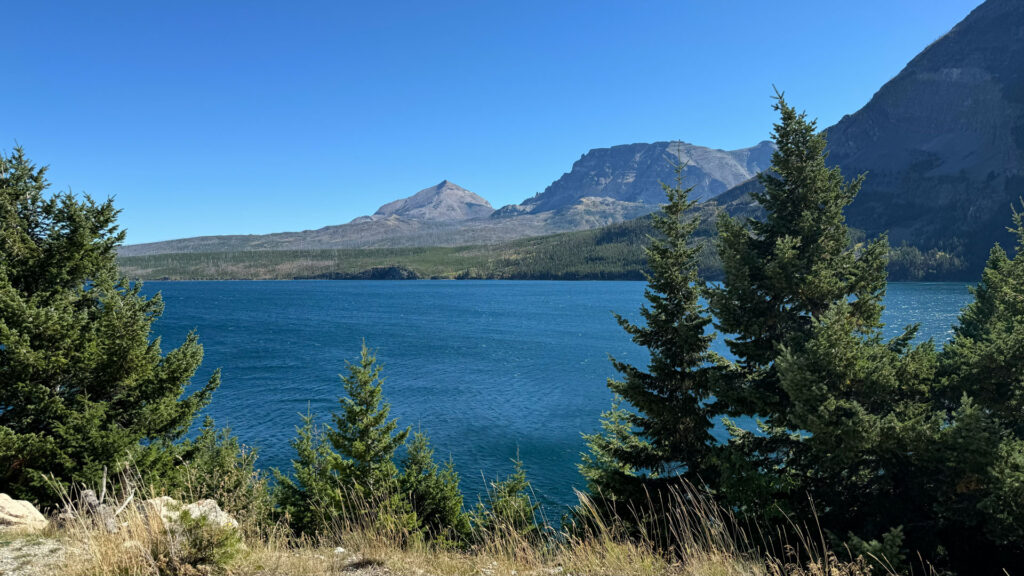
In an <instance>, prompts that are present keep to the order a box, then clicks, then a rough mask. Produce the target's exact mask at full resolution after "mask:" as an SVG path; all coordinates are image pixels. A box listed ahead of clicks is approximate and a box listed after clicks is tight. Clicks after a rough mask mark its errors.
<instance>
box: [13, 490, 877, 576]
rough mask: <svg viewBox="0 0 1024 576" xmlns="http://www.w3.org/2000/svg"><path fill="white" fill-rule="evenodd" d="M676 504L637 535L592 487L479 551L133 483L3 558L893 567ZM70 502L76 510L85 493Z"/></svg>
mask: <svg viewBox="0 0 1024 576" xmlns="http://www.w3.org/2000/svg"><path fill="white" fill-rule="evenodd" d="M668 501H669V502H668V504H667V506H668V510H669V513H668V514H667V515H666V516H665V517H664V519H663V520H661V521H659V523H658V524H657V525H656V526H651V527H650V528H649V529H648V530H639V531H637V530H633V531H632V535H631V536H627V534H626V532H625V530H624V529H623V527H624V526H625V525H627V524H632V525H635V523H630V522H627V519H628V517H629V516H630V514H629V513H623V514H621V515H614V514H613V515H611V516H610V517H609V516H608V515H606V514H602V513H599V512H598V510H597V507H596V506H594V505H593V503H592V502H591V501H590V500H589V499H588V498H587V497H586V496H585V495H582V494H581V495H580V505H579V507H578V508H577V515H576V521H575V522H574V523H569V524H568V525H566V526H564V527H563V528H561V529H559V530H554V529H549V532H548V533H547V534H546V535H544V536H542V537H539V538H538V537H536V535H534V536H524V535H522V534H521V533H518V532H516V531H515V530H514V529H511V528H510V527H502V526H498V527H496V528H494V529H492V530H490V531H488V532H487V533H479V534H477V539H476V543H475V544H474V545H473V546H471V547H470V548H468V549H457V548H453V547H451V546H445V545H443V544H439V543H436V542H428V541H426V540H424V539H423V538H421V537H416V536H413V535H410V534H408V533H404V532H402V531H400V530H391V529H388V528H387V527H385V526H381V525H380V523H379V522H376V521H374V520H373V519H372V518H371V517H370V516H369V515H366V514H362V515H360V514H357V515H355V516H353V517H352V518H349V519H347V520H344V521H342V520H340V519H339V520H338V521H336V522H335V523H334V525H333V527H332V528H331V529H330V530H328V531H326V533H324V534H321V535H320V536H319V537H318V538H316V539H310V538H296V537H294V536H293V535H292V533H291V531H290V530H289V529H288V528H287V526H286V525H285V523H284V522H281V523H278V524H276V525H273V526H258V525H251V524H249V525H247V524H246V523H245V521H244V518H243V523H242V524H241V525H240V526H239V528H238V529H226V528H219V527H216V526H212V525H210V524H208V523H205V522H202V521H194V520H189V521H188V522H184V523H183V524H182V525H181V526H180V527H172V526H169V525H165V524H164V523H163V522H162V521H161V520H160V519H159V517H158V516H156V515H154V514H151V513H147V505H146V504H144V503H143V501H142V499H141V498H140V497H139V496H138V495H137V494H136V492H135V491H134V490H126V491H123V492H121V493H120V494H119V495H118V496H115V497H112V498H109V499H108V503H109V506H110V507H111V508H112V509H117V510H118V514H117V524H118V526H119V529H118V531H117V532H116V533H110V532H109V531H108V530H105V529H102V528H101V527H100V523H99V522H95V521H94V520H93V519H92V518H91V517H90V516H89V514H88V513H86V512H85V511H84V510H82V509H81V508H78V509H77V511H78V514H77V516H76V517H75V518H74V519H73V520H70V521H64V522H57V521H55V522H51V524H50V526H49V527H48V528H47V529H46V530H45V531H44V532H43V533H42V534H19V533H2V532H0V556H2V555H3V553H4V550H8V551H10V550H17V551H19V552H18V558H17V564H16V565H14V568H15V570H13V571H10V572H9V573H10V574H19V575H28V576H36V575H42V574H51V575H54V576H125V575H158V576H179V575H180V576H203V575H214V574H228V575H235V576H244V575H268V576H269V575H282V576H283V575H289V576H302V575H311V576H312V575H317V576H321V575H322V576H327V575H334V574H340V573H345V574H357V575H370V574H402V575H406V574H408V575H417V576H420V575H436V576H469V575H486V576H524V575H531V574H536V575H550V574H563V573H564V574H575V575H609V576H610V575H620V576H652V575H656V574H672V575H680V576H705V575H706V576H733V575H735V576H740V575H750V576H783V575H787V576H804V575H806V576H812V575H813V576H819V575H820V576H825V575H834V576H867V575H869V574H872V573H876V574H877V573H886V571H884V570H883V571H881V572H880V571H879V570H877V569H875V570H874V571H873V570H872V568H871V567H870V566H869V564H868V562H867V561H865V560H864V559H863V558H860V559H857V560H856V561H843V560H841V559H840V558H841V557H842V555H841V554H839V555H837V554H834V553H833V552H831V551H829V550H828V549H826V548H824V547H823V545H822V540H821V539H820V536H819V537H814V536H810V535H809V532H807V531H804V532H802V533H800V532H797V533H796V536H795V537H794V538H792V539H791V540H790V541H789V542H788V543H784V544H782V545H771V544H767V540H766V539H765V538H764V536H763V535H760V534H758V533H757V530H756V528H755V529H754V530H753V531H751V530H748V529H744V528H742V527H740V526H739V524H738V523H737V522H736V521H735V520H734V519H733V518H732V517H731V516H730V515H729V514H728V513H726V512H724V511H723V510H721V509H720V508H718V507H716V506H715V505H714V504H712V503H711V502H710V501H709V500H708V499H707V498H705V497H704V496H702V495H701V494H699V493H697V492H695V491H693V490H685V491H681V492H676V493H673V494H672V495H671V496H670V497H669V498H668ZM65 502H66V505H69V506H70V507H71V508H72V509H75V508H76V504H75V502H76V500H75V499H74V498H67V499H66V500H65ZM649 530H651V531H649ZM652 531H653V532H656V533H657V534H658V535H657V536H655V535H654V534H653V533H652ZM802 534H803V535H802ZM33 554H35V555H34V556H33ZM0 569H2V568H0Z"/></svg>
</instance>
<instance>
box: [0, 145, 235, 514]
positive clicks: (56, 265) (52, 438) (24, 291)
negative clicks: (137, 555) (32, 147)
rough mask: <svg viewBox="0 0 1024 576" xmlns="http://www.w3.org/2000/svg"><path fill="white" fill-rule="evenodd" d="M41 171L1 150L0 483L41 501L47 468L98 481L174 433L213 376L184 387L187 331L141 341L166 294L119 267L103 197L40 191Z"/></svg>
mask: <svg viewBox="0 0 1024 576" xmlns="http://www.w3.org/2000/svg"><path fill="white" fill-rule="evenodd" d="M45 173H46V169H45V168H37V167H36V166H34V165H33V164H32V163H31V162H30V161H29V160H28V159H27V158H26V157H25V155H24V152H23V151H22V150H21V148H16V149H15V150H14V152H13V153H12V154H10V155H8V156H0V254H2V259H0V438H2V439H3V442H2V444H0V446H2V447H0V491H2V492H7V493H9V494H12V495H14V496H16V497H20V498H27V499H30V500H33V501H35V502H38V503H41V504H43V505H49V504H54V503H55V498H56V495H55V493H54V492H53V491H52V489H51V486H50V485H49V484H48V483H47V480H46V479H45V477H46V476H49V475H52V476H53V478H54V479H55V481H56V482H57V483H59V484H61V485H63V486H64V487H65V488H66V487H68V486H70V485H71V484H73V483H82V484H87V485H96V484H98V483H99V481H100V478H101V477H102V475H103V472H104V469H107V470H108V472H109V473H110V475H111V477H115V476H116V475H117V473H118V472H120V471H121V470H123V468H124V466H125V465H126V463H127V462H129V461H130V460H131V459H132V458H134V457H135V456H137V455H139V453H140V452H141V451H142V450H143V448H142V446H143V445H144V444H154V443H155V444H161V443H170V442H173V441H175V440H177V439H179V438H181V437H182V435H183V434H184V433H185V432H186V431H187V429H188V427H189V426H190V424H191V422H192V420H193V418H194V416H195V414H196V413H197V412H198V411H199V409H201V408H202V407H203V406H204V405H205V404H206V403H207V402H208V401H209V398H210V395H211V394H212V392H213V390H214V389H216V387H217V385H218V384H219V375H218V374H216V373H215V374H214V375H213V377H212V378H211V379H210V380H209V382H207V383H206V385H205V386H200V387H198V388H194V387H190V384H191V379H192V377H193V375H194V374H195V372H196V369H197V368H198V367H199V364H200V362H201V361H202V356H203V351H202V347H201V346H200V345H199V342H198V340H197V337H196V335H195V334H190V335H189V336H188V338H187V339H186V340H185V342H184V344H182V346H181V347H179V348H177V349H175V350H172V351H170V352H168V353H167V354H166V355H164V354H162V353H161V350H160V342H159V340H158V339H157V340H151V339H150V326H151V325H152V323H153V322H154V321H155V320H156V319H157V318H158V317H159V316H160V313H161V312H162V309H163V303H162V302H161V300H160V298H159V296H158V297H155V298H150V299H147V298H145V297H144V296H142V295H141V294H140V292H139V290H140V286H139V285H138V284H136V285H134V286H132V285H129V284H128V283H127V282H126V281H125V280H124V279H122V278H119V277H118V274H117V266H116V262H115V249H116V246H117V245H118V244H119V243H120V242H121V241H122V240H123V238H124V233H123V232H121V231H118V229H117V226H116V224H115V220H116V217H117V210H115V209H114V207H113V204H112V202H111V201H110V200H107V201H106V202H102V203H97V202H95V201H94V200H92V199H91V198H90V197H88V196H85V197H84V199H82V200H78V199H76V198H75V197H74V195H72V194H71V193H58V194H54V195H51V196H50V197H48V198H46V197H44V191H45V190H46V188H47V186H48V183H47V181H46V178H45ZM187 390H191V393H186V392H187Z"/></svg>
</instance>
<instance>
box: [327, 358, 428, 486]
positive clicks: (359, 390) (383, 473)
mask: <svg viewBox="0 0 1024 576" xmlns="http://www.w3.org/2000/svg"><path fill="white" fill-rule="evenodd" d="M348 372H349V373H348V374H347V375H344V376H342V377H341V380H342V383H343V384H344V387H345V396H342V397H341V398H340V399H339V402H341V412H340V413H334V414H332V416H331V417H332V419H333V420H334V427H333V428H331V427H328V428H327V429H326V430H325V431H324V435H325V436H326V438H327V440H328V441H329V442H330V443H331V446H332V447H333V448H334V450H336V451H337V453H338V455H339V456H340V457H341V459H340V460H339V461H338V462H337V463H336V467H337V471H338V474H339V475H340V476H341V477H342V478H343V479H344V480H345V481H346V483H347V484H350V485H351V486H352V487H353V488H354V489H355V490H357V491H358V492H359V493H360V495H361V496H363V497H370V496H372V495H373V494H375V493H376V494H378V495H379V494H392V493H394V492H395V488H396V485H395V479H396V477H397V475H398V469H397V468H396V466H395V451H396V450H398V448H399V447H400V446H402V445H403V444H405V440H406V438H407V437H408V436H409V431H410V429H409V428H406V429H404V430H398V421H397V420H388V415H389V414H390V412H391V405H390V404H388V403H387V402H385V401H384V399H383V391H382V389H381V384H382V383H383V379H382V378H381V375H380V373H381V366H380V365H379V364H377V358H376V356H374V355H373V353H372V352H371V351H370V350H369V349H368V348H367V347H366V345H365V344H364V345H363V348H362V351H361V352H360V358H359V363H358V364H349V365H348Z"/></svg>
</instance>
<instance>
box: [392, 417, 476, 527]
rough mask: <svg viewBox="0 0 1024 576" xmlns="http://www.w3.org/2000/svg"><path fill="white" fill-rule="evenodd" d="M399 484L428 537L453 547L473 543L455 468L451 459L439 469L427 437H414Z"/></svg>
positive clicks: (419, 435) (420, 435)
mask: <svg viewBox="0 0 1024 576" xmlns="http://www.w3.org/2000/svg"><path fill="white" fill-rule="evenodd" d="M398 484H399V490H400V492H401V494H403V495H404V496H406V497H407V498H408V499H409V502H410V504H411V505H412V510H413V512H414V513H415V514H416V518H417V520H418V522H419V526H420V527H421V529H422V530H423V531H424V533H425V535H426V536H428V537H430V538H432V539H434V540H436V541H447V542H450V543H452V544H459V543H463V542H468V541H469V539H470V537H471V526H470V522H469V520H470V518H469V515H468V514H467V513H466V511H465V509H464V508H463V499H462V492H461V491H460V490H459V475H458V473H457V472H456V471H455V465H454V463H453V462H452V461H451V459H449V460H448V461H447V462H445V464H444V467H441V466H438V464H437V462H435V461H434V450H433V449H432V448H431V447H430V441H429V440H428V439H427V437H426V435H424V434H422V433H416V434H414V435H413V438H412V442H410V443H409V445H408V449H407V452H406V455H405V457H404V458H403V459H402V473H401V475H400V476H399V477H398Z"/></svg>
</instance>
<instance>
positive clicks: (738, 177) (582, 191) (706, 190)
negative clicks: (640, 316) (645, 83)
mask: <svg viewBox="0 0 1024 576" xmlns="http://www.w3.org/2000/svg"><path fill="white" fill-rule="evenodd" d="M774 150H775V147H774V145H773V144H772V143H771V142H761V143H760V144H758V145H756V146H753V147H751V148H743V149H740V150H731V151H725V150H715V149H712V148H705V147H703V146H694V145H693V144H687V143H685V142H654V143H653V144H625V145H622V146H612V147H611V148H595V149H593V150H591V151H589V152H587V153H586V154H584V155H583V156H582V157H580V159H579V160H577V161H576V162H575V163H574V164H573V165H572V170H571V171H570V172H568V173H566V174H563V175H562V177H561V178H559V179H558V180H556V181H555V182H554V183H552V184H551V185H550V186H548V187H547V189H546V190H544V192H542V193H540V194H538V195H537V196H534V197H533V198H530V199H528V200H526V201H525V202H523V203H522V204H521V205H519V206H517V207H514V211H516V212H522V211H528V212H534V213H536V212H544V211H549V210H555V211H560V210H567V209H569V208H571V207H572V206H574V205H576V204H578V203H579V202H580V200H581V199H583V198H587V197H593V198H607V199H611V200H617V201H619V202H629V203H639V204H644V205H649V206H651V209H652V210H653V209H655V208H656V207H657V206H660V205H661V204H663V203H664V202H665V192H664V191H663V190H662V188H661V183H663V182H664V183H666V184H674V183H675V179H676V174H675V165H676V164H678V163H682V164H684V165H685V166H686V167H685V169H684V170H683V186H686V187H689V186H692V187H693V191H692V192H691V193H690V198H691V199H693V200H706V199H709V198H714V197H715V196H717V195H719V194H721V193H722V192H725V191H726V190H728V189H729V188H732V187H733V186H736V185H737V184H740V183H741V182H743V181H745V180H749V179H750V178H752V177H753V176H755V175H756V174H757V173H759V172H761V171H763V170H764V169H766V168H767V167H768V166H769V165H770V164H771V156H772V152H773V151H774ZM512 212H513V209H511V207H510V209H506V210H505V211H504V213H512Z"/></svg>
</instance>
